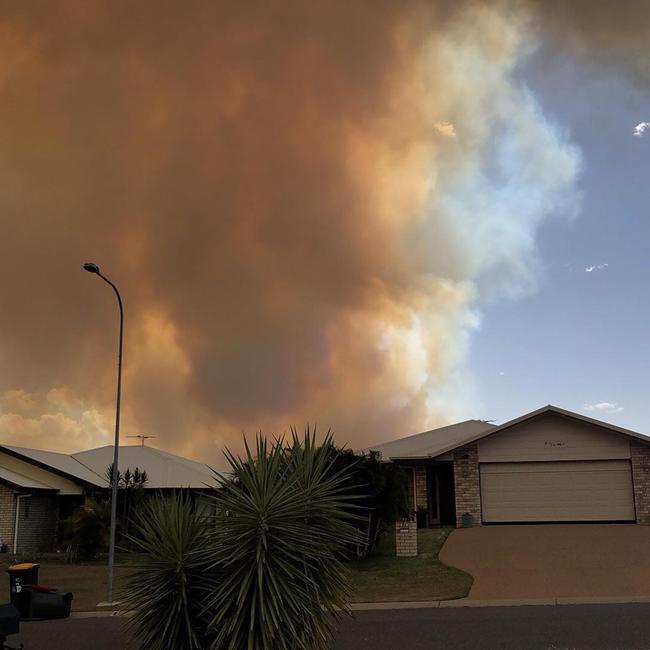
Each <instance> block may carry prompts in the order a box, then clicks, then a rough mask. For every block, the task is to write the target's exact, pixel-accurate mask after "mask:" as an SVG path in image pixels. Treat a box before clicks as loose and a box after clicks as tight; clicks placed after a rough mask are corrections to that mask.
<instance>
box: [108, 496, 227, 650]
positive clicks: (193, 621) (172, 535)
mask: <svg viewBox="0 0 650 650" xmlns="http://www.w3.org/2000/svg"><path fill="white" fill-rule="evenodd" d="M134 525H135V526H136V527H137V529H138V533H139V535H138V537H132V538H131V542H132V544H133V546H134V548H135V551H136V555H135V556H134V563H133V566H134V571H133V572H132V573H131V574H130V575H129V580H128V583H127V586H126V587H125V589H124V590H123V593H122V595H121V598H122V600H123V603H124V605H125V607H126V608H127V609H131V610H133V611H134V614H133V616H132V618H131V619H130V621H129V625H130V626H131V627H132V629H133V632H134V635H135V638H136V640H137V641H138V647H140V648H147V649H150V650H163V649H169V650H171V649H172V648H173V649H178V650H182V649H187V650H198V649H199V648H204V647H206V645H205V642H206V640H207V638H208V633H207V624H208V617H207V615H206V612H205V607H204V605H203V602H204V601H205V598H206V596H207V595H208V594H209V593H211V592H212V591H213V590H214V589H215V588H216V583H215V581H214V570H213V569H212V568H211V567H210V566H209V565H208V564H207V562H206V551H207V550H208V548H209V546H210V543H211V540H210V535H209V531H210V528H209V526H207V525H206V521H205V518H204V517H201V516H200V515H198V514H197V512H196V510H195V508H194V507H193V506H192V504H191V503H190V501H189V499H188V498H187V497H184V496H182V495H173V496H171V497H162V496H159V497H154V498H152V499H150V500H148V501H147V502H146V503H145V504H144V505H143V506H141V508H140V509H139V511H138V513H137V514H136V517H135V521H134Z"/></svg>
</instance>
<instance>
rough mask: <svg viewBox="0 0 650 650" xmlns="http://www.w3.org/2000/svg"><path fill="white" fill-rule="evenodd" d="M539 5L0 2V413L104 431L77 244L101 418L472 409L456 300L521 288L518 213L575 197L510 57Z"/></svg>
mask: <svg viewBox="0 0 650 650" xmlns="http://www.w3.org/2000/svg"><path fill="white" fill-rule="evenodd" d="M549 20H550V19H549ZM540 21H541V22H543V20H542V19H541V18H540V16H539V14H538V12H537V9H535V8H533V7H531V6H528V5H521V4H517V5H513V4H510V3H507V4H500V3H489V4H486V5H483V4H474V3H467V4H462V3H449V5H443V4H438V3H429V2H404V3H395V2H389V1H385V2H383V1H379V2H372V3H330V2H328V3H301V2H282V3H262V2H259V3H257V2H249V3H226V2H199V1H197V2H192V3H189V5H184V6H183V7H181V6H180V5H179V4H178V3H175V2H155V3H154V2H141V3H135V4H134V3H126V2H115V1H114V0H111V1H110V2H108V1H106V2H71V1H70V2H64V3H53V4H50V5H44V4H42V3H41V4H39V5H36V6H34V5H32V6H28V5H27V3H3V11H2V12H1V18H0V36H1V41H0V42H1V43H2V46H1V47H2V51H3V56H2V58H1V62H0V142H1V143H2V146H1V147H0V170H1V172H2V178H3V187H2V191H1V192H0V224H1V225H2V231H3V235H4V236H3V238H2V242H3V246H2V255H1V256H0V273H1V276H2V282H0V304H1V305H2V310H3V313H2V318H0V392H2V391H5V392H4V395H3V396H2V398H1V399H0V433H1V435H2V440H3V441H6V442H11V443H13V444H25V445H32V446H39V447H44V448H48V447H49V448H55V449H78V448H79V447H80V446H90V445H93V444H106V443H108V442H109V441H110V429H111V426H112V423H111V408H112V399H113V390H114V363H115V360H114V355H115V351H116V350H115V335H116V326H117V320H116V307H115V305H114V303H113V296H112V294H111V293H110V290H109V289H108V287H106V286H104V285H102V284H101V283H99V282H98V281H97V279H96V278H94V277H92V276H90V275H87V274H83V272H82V271H81V270H80V264H81V263H82V262H83V261H86V260H93V261H96V262H97V263H99V264H100V265H101V266H102V269H103V270H104V271H105V272H106V273H107V274H108V275H109V276H110V277H111V278H112V279H113V280H114V281H115V282H116V283H118V284H119V286H120V287H121V289H122V292H123V297H124V301H125V306H126V314H127V317H126V333H127V339H126V350H125V359H126V364H125V386H124V407H125V411H124V423H125V429H126V430H127V433H129V432H130V433H140V432H143V433H147V434H153V435H157V436H158V440H157V441H156V442H157V444H159V445H161V446H163V447H165V448H168V449H172V450H176V451H178V452H180V453H186V454H191V455H194V456H202V457H205V458H208V459H210V460H213V459H215V458H218V451H217V450H218V448H219V447H220V446H222V445H223V444H234V445H235V446H236V445H237V444H239V439H240V435H241V432H242V431H246V432H249V433H252V432H254V431H255V430H257V429H263V430H265V431H276V432H281V431H283V430H286V429H287V427H288V425H290V424H293V423H295V424H302V423H304V422H306V421H311V422H317V423H318V424H319V425H320V426H322V427H330V426H331V427H333V429H334V430H335V433H336V434H337V438H338V440H339V441H340V442H342V443H343V442H349V443H350V444H352V446H355V447H356V446H362V445H363V444H366V443H368V442H370V441H371V440H376V439H382V438H387V437H390V436H392V435H397V434H400V433H408V432H411V431H413V430H416V429H423V428H424V427H427V426H432V425H435V424H437V423H442V422H444V421H446V420H447V419H448V418H452V417H455V416H457V415H467V416H478V415H480V414H479V413H476V412H470V409H469V406H468V405H469V404H471V403H472V402H473V399H474V395H473V391H472V387H471V377H469V375H468V373H467V372H466V371H465V370H464V368H465V363H464V361H465V355H466V347H467V339H468V336H469V335H470V334H471V331H472V330H473V329H474V328H475V327H477V325H478V322H479V316H478V314H477V312H476V309H477V305H478V304H479V301H480V300H481V299H482V298H484V297H488V296H490V297H494V296H499V295H504V294H505V295H517V294H518V293H520V292H522V291H528V290H530V289H531V288H532V287H534V285H535V282H536V277H537V272H536V262H535V233H536V230H537V228H538V226H539V225H540V223H542V222H543V220H544V219H546V218H548V217H549V216H550V215H552V214H556V213H559V214H567V213H570V212H571V211H572V210H573V209H574V207H575V191H574V186H575V179H576V176H577V173H578V170H579V154H578V152H577V151H576V149H575V148H574V147H573V146H572V145H571V144H570V143H569V142H568V141H567V138H566V136H565V135H564V134H563V133H562V131H561V130H559V129H557V128H556V127H555V126H554V125H552V124H549V123H548V122H547V121H546V120H545V118H544V116H543V115H542V114H541V112H540V109H539V108H538V106H537V104H536V102H535V99H534V98H533V97H532V96H531V94H530V93H529V92H528V91H527V90H526V89H525V88H524V87H522V86H521V84H520V83H519V82H518V81H515V71H516V69H517V66H518V65H519V64H520V62H521V60H522V58H523V57H525V56H526V55H527V54H528V53H529V52H530V51H531V48H532V47H533V44H534V40H535V38H537V37H538V36H539V35H540V34H541V31H540V27H539V24H538V23H539V22H540ZM558 38H561V37H560V36H558ZM580 38H581V39H583V36H582V35H581V36H580ZM585 38H586V37H585ZM580 42H581V43H583V42H584V41H583V40H581V41H580ZM583 49H584V47H583ZM53 391H54V392H53Z"/></svg>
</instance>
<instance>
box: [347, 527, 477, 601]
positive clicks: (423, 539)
mask: <svg viewBox="0 0 650 650" xmlns="http://www.w3.org/2000/svg"><path fill="white" fill-rule="evenodd" d="M452 530H453V529H452V528H434V529H421V530H419V531H418V552H419V554H418V556H417V557H400V558H398V557H395V533H394V532H389V533H387V534H386V535H385V536H384V538H383V539H382V540H381V541H380V543H379V545H378V547H377V550H376V552H375V553H374V554H373V555H372V556H371V557H368V558H364V559H363V560H356V561H354V562H351V563H350V564H349V569H350V575H351V580H352V584H353V589H354V595H353V601H354V602H362V603H370V602H382V601H384V602H386V601H392V602H398V601H416V600H453V599H455V598H463V597H465V596H467V594H468V593H469V590H470V588H471V586H472V582H473V581H474V578H473V577H472V576H471V575H470V574H469V573H466V572H465V571H461V570H460V569H456V568H454V567H451V566H447V565H446V564H443V563H442V562H440V560H438V553H440V549H441V548H442V546H443V544H444V543H445V540H446V539H447V537H449V534H450V533H451V531H452Z"/></svg>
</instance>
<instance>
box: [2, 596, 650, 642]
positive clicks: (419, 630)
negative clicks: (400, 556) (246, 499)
mask: <svg viewBox="0 0 650 650" xmlns="http://www.w3.org/2000/svg"><path fill="white" fill-rule="evenodd" d="M120 624H121V620H120V619H116V618H90V619H68V620H65V621H45V622H36V623H23V624H22V631H21V635H20V639H18V637H10V639H9V640H10V641H11V642H12V645H17V643H16V641H18V640H20V641H22V642H23V643H24V644H25V650H116V649H118V648H127V647H128V646H127V642H126V637H125V636H124V634H123V633H122V632H121V630H120ZM363 648H369V649H371V650H424V649H426V650H438V649H440V650H443V649H444V650H470V649H471V650H497V649H498V650H542V649H543V650H550V649H551V648H552V649H553V650H560V649H563V648H567V649H568V648H571V649H576V650H581V649H582V650H586V649H589V650H613V649H620V648H629V649H641V648H642V649H645V650H647V649H648V648H650V605H648V604H628V605H564V606H557V607H554V606H537V607H472V608H458V609H417V610H384V611H372V612H356V614H355V616H354V618H353V619H348V620H345V621H343V622H342V624H341V625H340V627H339V631H338V633H337V636H336V640H335V643H334V646H333V649H334V650H360V649H363Z"/></svg>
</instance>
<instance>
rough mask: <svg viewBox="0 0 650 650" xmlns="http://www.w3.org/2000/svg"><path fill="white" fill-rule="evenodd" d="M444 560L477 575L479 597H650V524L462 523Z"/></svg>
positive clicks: (474, 592)
mask: <svg viewBox="0 0 650 650" xmlns="http://www.w3.org/2000/svg"><path fill="white" fill-rule="evenodd" d="M440 559H441V560H442V561H443V562H444V563H445V564H450V565H452V566H455V567H458V568H459V569H464V570H465V571H468V572H469V573H471V574H472V575H473V576H474V584H473V585H472V589H471V591H470V594H469V596H468V598H469V599H474V600H492V599H496V600H509V599H519V598H522V599H524V598H525V599H529V598H530V599H533V598H609V597H612V598H641V597H650V526H635V525H633V524H607V525H603V524H573V525H571V524H555V525H536V526H482V527H476V528H467V529H464V528H461V529H458V530H455V531H454V532H452V534H451V535H450V536H449V538H448V540H447V542H446V543H445V546H444V547H443V549H442V552H441V553H440Z"/></svg>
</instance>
